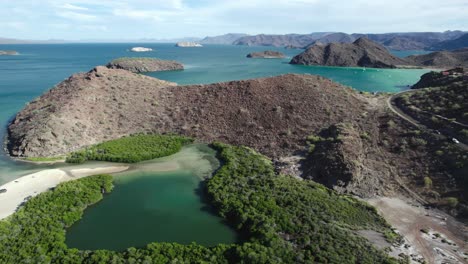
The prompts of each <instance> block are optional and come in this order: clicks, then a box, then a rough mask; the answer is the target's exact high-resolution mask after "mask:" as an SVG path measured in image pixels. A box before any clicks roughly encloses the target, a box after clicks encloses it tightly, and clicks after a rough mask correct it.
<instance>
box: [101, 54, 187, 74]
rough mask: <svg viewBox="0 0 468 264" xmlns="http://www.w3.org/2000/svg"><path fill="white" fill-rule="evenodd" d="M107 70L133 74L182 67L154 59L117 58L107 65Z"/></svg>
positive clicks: (176, 63)
mask: <svg viewBox="0 0 468 264" xmlns="http://www.w3.org/2000/svg"><path fill="white" fill-rule="evenodd" d="M107 68H109V69H123V70H127V71H131V72H135V73H141V72H157V71H174V70H183V69H184V65H182V64H181V63H179V62H177V61H168V60H160V59H154V58H119V59H115V60H113V61H111V62H109V64H107Z"/></svg>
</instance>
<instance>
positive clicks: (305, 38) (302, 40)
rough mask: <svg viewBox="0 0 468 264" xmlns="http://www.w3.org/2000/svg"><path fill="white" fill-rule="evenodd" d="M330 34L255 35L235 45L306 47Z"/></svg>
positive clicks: (235, 42)
mask: <svg viewBox="0 0 468 264" xmlns="http://www.w3.org/2000/svg"><path fill="white" fill-rule="evenodd" d="M328 34H331V33H330V32H318V33H312V34H287V35H265V34H260V35H255V36H248V37H243V38H240V39H238V40H236V41H234V43H233V44H234V45H247V46H275V47H286V46H289V47H298V48H301V47H305V46H307V45H309V44H310V43H312V42H314V41H315V40H317V39H319V38H321V37H324V36H326V35H328Z"/></svg>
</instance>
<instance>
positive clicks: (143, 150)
mask: <svg viewBox="0 0 468 264" xmlns="http://www.w3.org/2000/svg"><path fill="white" fill-rule="evenodd" d="M191 142H193V140H192V139H191V138H188V137H183V136H176V135H154V134H137V135H132V136H128V137H123V138H119V139H115V140H110V141H106V142H104V143H100V144H97V145H94V146H91V147H87V148H85V149H83V150H80V151H76V152H73V153H71V154H70V155H68V157H67V159H66V161H67V162H68V163H83V162H85V161H87V160H96V161H110V162H124V163H135V162H140V161H144V160H151V159H155V158H160V157H164V156H169V155H172V154H174V153H177V152H179V150H180V149H181V148H182V147H183V146H184V145H186V144H188V143H191Z"/></svg>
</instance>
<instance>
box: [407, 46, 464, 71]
mask: <svg viewBox="0 0 468 264" xmlns="http://www.w3.org/2000/svg"><path fill="white" fill-rule="evenodd" d="M405 60H406V61H408V63H410V64H411V65H418V66H429V67H440V68H453V67H456V66H464V67H468V48H464V49H459V50H454V51H436V52H432V53H429V54H424V55H413V56H408V57H406V58H405Z"/></svg>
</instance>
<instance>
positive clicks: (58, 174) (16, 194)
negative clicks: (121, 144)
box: [0, 164, 130, 220]
mask: <svg viewBox="0 0 468 264" xmlns="http://www.w3.org/2000/svg"><path fill="white" fill-rule="evenodd" d="M129 168H130V166H128V165H120V164H116V165H112V166H111V165H109V166H105V165H95V166H93V165H88V166H73V167H68V168H57V169H46V170H42V171H39V172H35V173H31V174H27V175H25V176H22V177H20V178H17V179H15V180H13V181H10V182H8V183H5V184H3V185H1V186H0V190H2V189H6V192H4V193H0V220H2V219H5V218H7V217H8V216H10V215H12V214H13V213H15V212H16V210H17V208H18V207H19V206H20V205H21V204H22V203H23V202H24V201H26V200H28V199H29V198H30V197H33V196H36V195H38V194H40V193H42V192H45V191H47V190H49V189H50V188H54V187H56V186H57V185H58V184H60V183H62V182H67V181H71V180H77V179H80V178H84V177H88V176H92V175H97V174H111V173H118V172H123V171H126V170H128V169H129Z"/></svg>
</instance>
